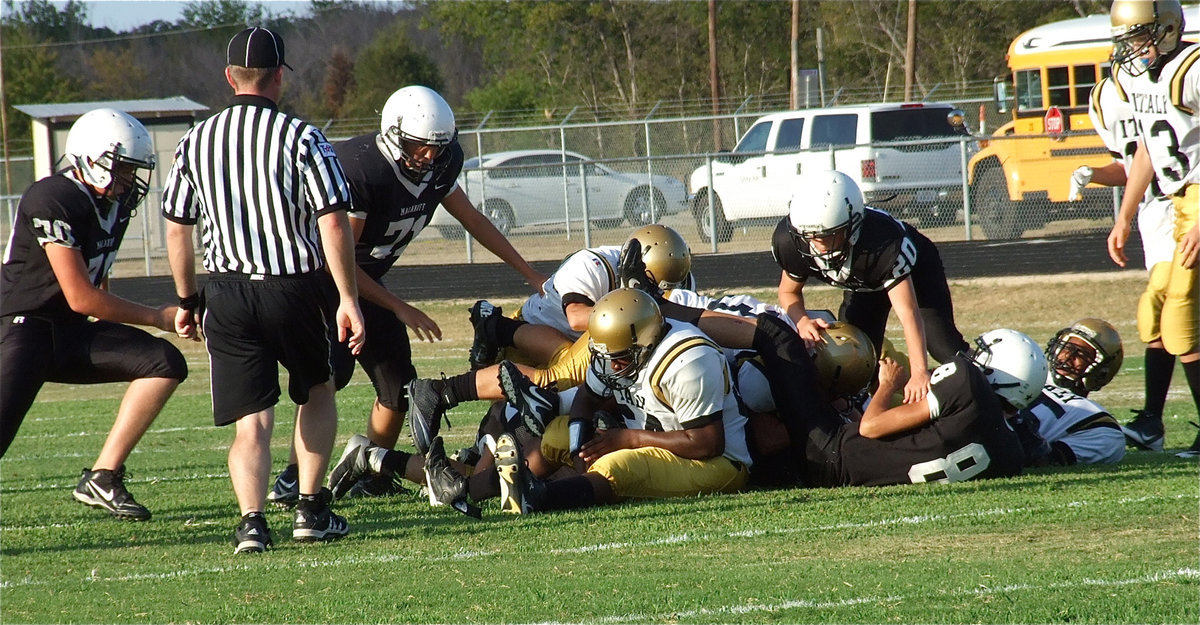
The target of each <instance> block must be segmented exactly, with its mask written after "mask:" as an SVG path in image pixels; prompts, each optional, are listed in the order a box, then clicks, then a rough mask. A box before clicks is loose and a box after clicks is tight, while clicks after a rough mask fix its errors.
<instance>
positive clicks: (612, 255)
mask: <svg viewBox="0 0 1200 625" xmlns="http://www.w3.org/2000/svg"><path fill="white" fill-rule="evenodd" d="M620 258H621V248H620V246H617V245H605V246H601V247H590V248H585V249H582V250H579V251H578V252H575V253H574V254H571V255H570V256H568V257H567V259H566V260H564V261H563V262H562V264H561V265H559V266H558V269H557V270H555V272H554V273H553V274H552V275H551V276H550V277H549V278H548V279H547V280H546V282H545V283H543V284H542V290H543V291H544V292H545V293H546V294H545V295H538V294H534V295H531V296H530V297H529V299H527V300H525V304H524V305H523V306H522V307H521V318H522V319H524V320H525V321H528V322H529V323H539V324H542V325H548V326H550V327H552V328H554V329H556V330H558V331H559V332H562V333H563V334H564V335H566V336H568V337H570V338H571V340H575V339H577V338H579V336H580V335H581V334H583V332H581V331H578V330H574V329H572V328H571V325H570V324H568V323H567V314H566V313H565V312H563V298H567V299H568V300H570V299H571V298H572V297H580V298H586V299H587V300H590V301H591V302H592V303H593V304H595V303H596V302H597V301H599V300H600V298H601V297H604V296H605V295H607V294H608V293H609V291H612V290H613V289H615V288H617V287H618V286H619V285H618V284H617V271H616V269H617V261H618V260H619V259H620Z"/></svg>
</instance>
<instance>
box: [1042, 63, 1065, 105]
mask: <svg viewBox="0 0 1200 625" xmlns="http://www.w3.org/2000/svg"><path fill="white" fill-rule="evenodd" d="M1069 77H1070V71H1069V70H1068V69H1067V68H1066V67H1047V68H1046V80H1047V81H1049V83H1050V84H1049V85H1048V86H1049V88H1050V89H1049V91H1050V106H1064V107H1065V106H1071V83H1070V78H1069Z"/></svg>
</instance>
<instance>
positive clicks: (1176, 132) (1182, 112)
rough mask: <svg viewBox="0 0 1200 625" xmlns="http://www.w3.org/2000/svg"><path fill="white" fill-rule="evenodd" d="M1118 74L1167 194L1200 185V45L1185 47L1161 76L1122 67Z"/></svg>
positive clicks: (1156, 174)
mask: <svg viewBox="0 0 1200 625" xmlns="http://www.w3.org/2000/svg"><path fill="white" fill-rule="evenodd" d="M1181 45H1183V44H1181ZM1114 76H1115V77H1116V78H1115V81H1116V84H1117V86H1118V87H1120V91H1121V92H1122V95H1124V99H1125V100H1126V101H1128V102H1129V103H1130V105H1131V106H1132V107H1133V118H1134V119H1135V120H1136V121H1137V125H1138V132H1139V134H1140V135H1141V136H1142V138H1143V140H1144V141H1145V143H1146V149H1147V151H1148V152H1149V153H1150V162H1151V163H1152V164H1153V165H1154V175H1155V177H1156V178H1157V179H1158V186H1159V188H1160V189H1161V190H1162V192H1163V194H1165V195H1175V194H1177V193H1179V192H1180V191H1181V190H1182V189H1183V187H1184V186H1185V185H1188V184H1197V183H1200V123H1197V120H1196V115H1197V113H1198V112H1200V44H1188V45H1183V49H1182V50H1180V51H1179V53H1178V54H1176V55H1175V56H1174V58H1172V59H1171V60H1170V61H1169V62H1167V64H1166V65H1165V66H1164V67H1163V68H1162V71H1161V72H1158V74H1157V80H1156V79H1155V78H1154V72H1145V73H1143V74H1141V75H1140V76H1133V75H1131V74H1129V73H1128V72H1125V71H1120V70H1119V69H1118V70H1117V71H1115V72H1114Z"/></svg>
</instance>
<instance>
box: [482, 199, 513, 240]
mask: <svg viewBox="0 0 1200 625" xmlns="http://www.w3.org/2000/svg"><path fill="white" fill-rule="evenodd" d="M479 210H480V212H482V213H483V214H484V215H485V216H487V218H488V221H490V222H492V225H493V226H496V229H497V230H499V231H500V234H503V235H505V236H508V233H509V232H511V231H512V229H513V228H514V227H515V226H516V224H517V220H516V217H515V216H514V215H513V209H512V206H509V205H508V202H505V201H503V200H489V201H488V202H487V203H486V204H484V205H483V208H481V209H479Z"/></svg>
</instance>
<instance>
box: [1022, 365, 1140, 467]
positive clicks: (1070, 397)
mask: <svg viewBox="0 0 1200 625" xmlns="http://www.w3.org/2000/svg"><path fill="white" fill-rule="evenodd" d="M1026 411H1028V412H1030V413H1032V414H1033V415H1034V416H1035V417H1037V419H1038V433H1039V434H1041V435H1042V438H1044V439H1046V442H1047V443H1050V444H1051V445H1054V444H1055V442H1058V441H1061V442H1062V443H1064V444H1066V445H1067V447H1070V448H1071V451H1072V452H1073V453H1074V454H1075V461H1076V463H1077V464H1099V463H1104V464H1112V463H1114V462H1120V460H1121V459H1122V458H1124V457H1125V434H1124V432H1122V431H1121V427H1120V424H1118V423H1117V420H1116V419H1114V418H1113V417H1112V416H1111V415H1109V414H1108V411H1107V410H1105V409H1104V408H1103V407H1102V406H1101V405H1100V404H1097V403H1096V402H1094V401H1092V400H1090V399H1087V398H1085V397H1080V396H1079V395H1076V394H1075V393H1072V392H1071V391H1068V390H1067V389H1065V388H1061V387H1058V386H1054V385H1053V384H1047V385H1046V386H1045V387H1044V388H1042V394H1041V395H1040V396H1039V397H1038V398H1037V399H1036V400H1035V401H1034V402H1033V404H1032V405H1030V406H1029V408H1026Z"/></svg>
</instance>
